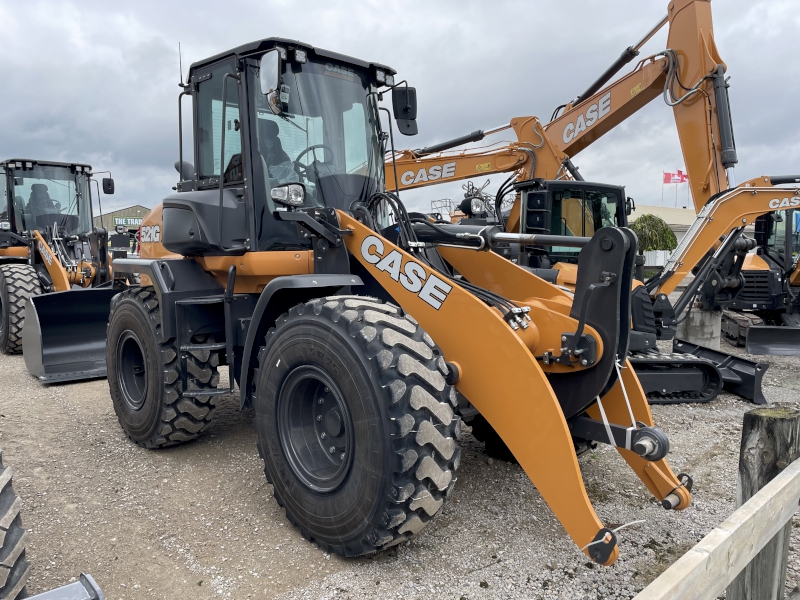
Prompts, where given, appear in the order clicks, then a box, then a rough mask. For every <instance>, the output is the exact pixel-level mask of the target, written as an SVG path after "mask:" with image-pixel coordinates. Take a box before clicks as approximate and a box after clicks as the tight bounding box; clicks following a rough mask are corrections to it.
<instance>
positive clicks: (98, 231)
mask: <svg viewBox="0 0 800 600" xmlns="http://www.w3.org/2000/svg"><path fill="white" fill-rule="evenodd" d="M93 181H94V183H95V185H97V189H98V193H99V187H100V186H99V185H98V184H97V182H96V181H95V180H93V179H92V168H91V167H90V166H89V165H86V164H81V163H61V162H53V161H43V160H32V159H21V158H17V159H11V160H5V161H2V162H0V189H2V190H3V191H4V198H5V200H4V201H5V203H6V204H5V205H4V206H2V207H1V208H2V209H1V210H0V351H2V352H4V353H6V354H16V353H19V352H21V351H22V347H23V345H27V342H26V341H25V340H24V339H23V338H24V335H23V334H24V331H25V328H24V324H25V321H26V319H27V320H29V321H30V322H31V327H29V328H28V331H31V332H35V335H33V336H32V337H31V346H30V348H28V350H27V351H26V353H25V359H26V363H27V365H28V368H29V369H30V370H31V372H33V373H34V374H35V375H37V376H38V377H40V378H41V379H42V380H44V381H56V380H64V379H67V380H68V379H70V377H69V373H65V372H54V371H52V370H51V369H49V365H48V360H49V358H50V357H46V358H45V357H43V356H42V354H41V347H40V346H39V338H40V336H39V319H38V317H37V315H36V307H37V306H38V304H39V303H43V304H51V303H53V302H56V303H59V302H60V300H58V298H59V297H58V296H53V293H57V292H62V291H66V290H70V289H72V288H73V287H80V288H89V287H102V286H106V287H108V290H107V291H106V292H101V293H100V294H95V295H92V296H91V297H89V296H87V297H84V298H82V299H80V300H78V301H77V302H76V303H75V304H74V305H72V306H66V305H62V306H61V308H62V309H63V310H64V311H65V314H67V315H69V316H68V317H67V318H66V319H64V320H63V321H60V322H52V323H46V324H45V325H46V326H47V327H48V332H49V333H50V334H52V335H53V336H54V337H53V338H52V340H50V341H51V342H54V343H52V344H51V350H52V351H54V352H55V353H56V354H61V355H62V356H63V355H69V354H73V355H76V354H77V355H78V356H80V354H81V353H82V352H83V351H84V349H85V348H84V347H83V346H82V344H83V340H82V338H83V336H84V335H85V332H86V329H87V327H88V328H89V329H91V328H92V325H91V324H90V323H89V321H91V317H92V315H96V314H99V315H101V316H102V315H103V314H104V312H105V311H107V310H108V303H109V301H110V300H111V295H112V290H111V288H110V286H111V273H110V266H109V265H110V258H111V254H110V253H109V236H108V232H107V231H106V230H105V229H104V228H97V227H94V225H93V223H92V191H91V187H92V186H91V183H92V182H93ZM103 191H104V192H105V193H106V194H113V193H114V182H113V180H112V179H111V178H105V179H103ZM115 238H116V236H111V242H112V244H111V245H112V246H113V242H114V240H115ZM103 294H105V298H104V297H103ZM93 303H94V304H93ZM26 305H27V308H26ZM45 310H46V309H45ZM76 317H77V318H78V320H80V321H81V323H82V325H81V327H80V328H79V329H71V327H72V325H71V323H72V322H73V320H74V319H75V318H76ZM99 327H101V328H104V323H100V324H99ZM99 333H100V331H98V330H97V326H95V331H94V332H93V334H92V336H90V337H96V335H95V334H99ZM100 349H101V350H102V349H103V345H102V344H101V346H100ZM78 360H80V359H79V358H78ZM91 368H92V369H94V368H96V365H95V364H94V363H93V364H92V365H91Z"/></svg>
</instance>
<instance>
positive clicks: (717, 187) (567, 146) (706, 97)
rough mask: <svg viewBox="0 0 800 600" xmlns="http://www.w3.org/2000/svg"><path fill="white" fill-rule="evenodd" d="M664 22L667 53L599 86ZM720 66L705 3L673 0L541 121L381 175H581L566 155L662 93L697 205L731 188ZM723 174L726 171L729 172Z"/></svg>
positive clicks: (416, 157)
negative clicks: (491, 142)
mask: <svg viewBox="0 0 800 600" xmlns="http://www.w3.org/2000/svg"><path fill="white" fill-rule="evenodd" d="M667 23H669V37H668V42H667V50H665V51H664V52H661V53H659V54H656V55H653V56H650V57H648V58H645V59H643V60H641V61H640V62H639V63H638V64H637V65H636V67H635V68H634V70H633V71H631V72H630V73H628V74H627V75H624V76H623V77H621V78H620V79H618V80H616V81H615V82H614V83H612V84H610V85H606V83H607V82H608V81H609V80H611V79H612V78H613V77H614V76H615V75H616V73H618V72H619V70H620V69H621V68H622V67H623V66H624V65H625V64H627V63H628V62H630V61H631V60H632V59H633V58H634V57H636V56H638V54H639V49H640V48H641V47H642V46H643V45H644V44H645V43H646V42H647V41H648V40H649V39H650V38H651V37H652V36H653V35H655V33H656V32H658V30H659V29H661V27H663V26H664V25H665V24H667ZM725 70H726V66H725V63H724V62H723V61H722V59H721V58H720V56H719V52H718V51H717V48H716V44H715V43H714V33H713V26H712V19H711V3H710V0H677V1H675V2H671V3H670V6H669V13H668V15H667V16H666V17H665V18H663V19H662V20H661V21H660V22H659V23H658V24H657V25H656V26H655V27H654V28H653V29H652V30H650V31H649V32H648V33H647V34H646V35H645V36H644V37H643V38H642V39H641V40H640V41H639V42H638V43H637V44H636V45H634V46H631V47H629V48H627V49H626V50H625V52H623V54H622V56H621V57H620V59H619V60H617V61H616V62H615V63H614V65H612V66H611V67H610V68H609V69H608V70H607V71H606V72H605V73H603V75H602V76H601V77H600V78H599V79H598V80H597V81H596V82H595V83H593V84H592V86H590V87H589V89H587V90H586V91H585V92H584V93H583V94H581V95H580V96H578V98H577V99H576V100H574V101H573V102H570V103H567V104H566V105H564V106H563V107H559V110H560V109H561V108H563V109H564V110H563V112H561V114H560V115H558V116H557V117H556V118H555V119H554V120H552V121H551V122H550V123H548V124H547V125H542V123H541V121H540V120H539V119H538V118H536V117H532V116H528V117H515V118H513V119H512V120H511V122H510V123H509V124H508V125H505V126H501V127H496V128H494V129H489V130H486V131H476V132H474V133H472V134H469V135H467V136H462V137H460V138H457V139H455V140H451V141H449V142H442V143H440V144H436V145H434V146H430V147H428V148H422V149H419V150H404V151H401V152H399V153H396V154H394V155H392V156H390V157H389V159H388V160H387V161H386V166H385V168H386V181H387V182H388V185H389V186H391V185H393V183H394V184H396V187H397V189H398V190H402V189H411V188H417V187H422V186H425V185H431V184H435V183H442V182H445V181H457V180H460V179H466V178H469V177H475V176H478V175H490V174H494V173H505V172H513V171H516V172H518V173H519V178H520V179H531V178H533V177H538V178H542V179H561V178H570V177H572V178H574V179H582V178H581V177H580V175H578V173H577V169H576V168H575V167H574V166H573V165H572V163H571V162H570V158H571V157H572V156H574V155H576V154H577V153H578V152H580V151H581V150H583V149H584V148H586V147H587V146H589V145H590V144H592V143H593V142H595V141H596V140H598V139H599V138H600V137H602V136H603V135H604V134H605V133H607V132H608V131H610V130H611V129H613V128H614V127H617V126H618V125H619V124H620V123H622V122H623V121H625V120H626V119H627V118H628V117H630V116H631V115H633V114H634V113H636V112H637V111H638V110H639V109H641V108H642V107H644V106H645V105H647V104H648V103H649V102H651V101H652V100H653V99H655V98H656V97H658V96H661V95H663V96H664V98H665V100H667V102H668V103H669V104H670V105H672V107H673V112H674V116H675V123H676V126H677V129H678V135H679V137H680V141H681V148H682V151H683V155H684V161H685V163H686V168H687V172H688V175H689V184H690V186H691V190H692V195H693V198H694V202H695V208H696V210H697V211H699V210H700V209H701V208H702V207H703V206H704V205H705V204H706V202H707V201H708V199H709V198H711V197H712V196H714V195H715V194H717V193H719V192H720V191H723V190H725V189H728V187H729V185H730V182H729V176H730V174H731V171H730V169H731V167H732V166H733V165H734V164H735V163H736V151H735V148H734V146H733V132H732V126H731V120H730V110H729V106H728V96H727V84H726V83H725V79H724V73H725ZM506 129H513V130H514V133H515V134H516V137H517V140H516V141H511V142H506V143H502V144H498V145H495V146H494V147H489V148H480V149H475V150H464V151H458V152H452V149H453V148H457V147H459V146H462V145H464V144H466V143H469V142H477V141H480V140H482V139H483V138H484V137H486V136H487V135H489V134H493V133H499V132H501V131H503V130H506ZM726 170H727V171H726Z"/></svg>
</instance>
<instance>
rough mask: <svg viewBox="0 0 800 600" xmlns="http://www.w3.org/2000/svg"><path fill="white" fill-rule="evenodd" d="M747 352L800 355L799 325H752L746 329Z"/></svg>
mask: <svg viewBox="0 0 800 600" xmlns="http://www.w3.org/2000/svg"><path fill="white" fill-rule="evenodd" d="M745 350H747V353H748V354H772V355H778V356H800V327H787V326H785V325H753V326H751V327H748V329H747V342H746V343H745Z"/></svg>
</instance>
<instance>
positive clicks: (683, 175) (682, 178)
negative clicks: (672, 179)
mask: <svg viewBox="0 0 800 600" xmlns="http://www.w3.org/2000/svg"><path fill="white" fill-rule="evenodd" d="M678 177H679V178H680V181H679V182H678V183H686V182H687V181H689V176H688V175H687V174H686V173H684V172H683V171H681V170H680V169H678Z"/></svg>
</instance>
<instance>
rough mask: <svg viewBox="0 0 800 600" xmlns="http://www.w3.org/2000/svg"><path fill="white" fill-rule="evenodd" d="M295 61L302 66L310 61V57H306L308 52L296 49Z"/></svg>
mask: <svg viewBox="0 0 800 600" xmlns="http://www.w3.org/2000/svg"><path fill="white" fill-rule="evenodd" d="M294 59H295V60H296V61H297V62H299V63H301V64H303V63H305V62H306V60H308V57H307V56H306V51H305V50H301V49H300V48H297V49H295V51H294Z"/></svg>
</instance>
